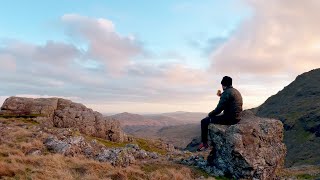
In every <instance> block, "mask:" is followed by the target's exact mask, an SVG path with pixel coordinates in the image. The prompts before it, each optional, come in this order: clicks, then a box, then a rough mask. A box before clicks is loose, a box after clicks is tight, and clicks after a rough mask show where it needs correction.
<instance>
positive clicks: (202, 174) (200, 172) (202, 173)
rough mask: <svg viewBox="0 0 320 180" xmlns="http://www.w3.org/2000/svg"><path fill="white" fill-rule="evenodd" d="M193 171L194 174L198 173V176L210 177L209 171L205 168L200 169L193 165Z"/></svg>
mask: <svg viewBox="0 0 320 180" xmlns="http://www.w3.org/2000/svg"><path fill="white" fill-rule="evenodd" d="M192 172H193V173H194V174H196V175H197V176H200V177H201V176H203V177H205V178H208V177H209V174H208V173H207V172H205V171H204V170H202V169H199V168H196V167H193V168H192Z"/></svg>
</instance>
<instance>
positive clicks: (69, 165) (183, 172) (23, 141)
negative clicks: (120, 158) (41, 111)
mask: <svg viewBox="0 0 320 180" xmlns="http://www.w3.org/2000/svg"><path fill="white" fill-rule="evenodd" d="M77 133H78V132H76V135H80V134H77ZM47 136H48V134H46V133H45V132H42V131H41V129H39V125H38V124H37V123H34V122H33V121H32V120H30V119H23V118H18V119H4V118H0V179H27V180H28V179H64V180H69V179H70V180H71V179H90V180H95V179H97V180H98V179H111V180H121V179H123V180H125V179H129V180H138V179H139V180H141V179H147V180H172V179H175V180H189V179H190V180H191V179H197V178H199V177H201V176H205V177H206V175H205V174H203V172H200V171H198V170H195V169H193V168H189V167H185V166H182V165H179V164H174V163H171V162H168V161H147V162H137V163H136V164H135V165H132V166H130V167H126V168H122V167H114V166H111V165H110V164H109V163H102V162H98V161H94V160H92V159H88V158H86V157H83V156H78V155H76V156H75V157H66V156H63V155H60V154H53V153H51V152H48V151H47V150H46V148H45V147H44V145H43V140H44V139H45V138H46V137H47ZM95 139H96V140H97V141H98V142H99V143H101V144H104V145H105V146H108V147H110V146H111V147H122V146H124V145H125V144H121V143H112V142H109V141H105V140H103V139H99V138H95ZM137 142H138V144H139V146H140V147H141V148H144V149H145V150H150V151H154V150H158V152H161V149H159V148H157V147H156V144H149V142H148V141H147V140H145V141H144V140H143V139H139V140H137ZM35 149H36V150H41V152H42V153H41V155H32V153H30V152H33V151H34V150H35Z"/></svg>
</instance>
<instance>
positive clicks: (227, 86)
mask: <svg viewBox="0 0 320 180" xmlns="http://www.w3.org/2000/svg"><path fill="white" fill-rule="evenodd" d="M221 85H222V89H223V93H222V94H221V92H220V91H218V93H217V95H218V96H220V101H219V104H218V105H217V107H216V108H215V109H214V110H213V111H211V112H210V113H209V114H208V117H206V118H204V119H202V120H201V141H202V143H201V144H200V146H199V148H198V150H199V151H202V150H204V149H206V148H208V147H209V145H208V126H209V124H210V123H214V124H222V125H232V124H236V123H238V122H239V121H240V112H241V111H242V104H243V103H242V96H241V94H240V92H239V91H238V90H236V89H235V88H233V87H232V78H231V77H229V76H225V77H223V79H222V81H221ZM222 111H223V114H222V115H219V114H220V113H221V112H222Z"/></svg>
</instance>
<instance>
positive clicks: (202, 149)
mask: <svg viewBox="0 0 320 180" xmlns="http://www.w3.org/2000/svg"><path fill="white" fill-rule="evenodd" d="M208 148H209V145H208V143H201V144H200V145H199V147H198V151H204V150H206V149H208Z"/></svg>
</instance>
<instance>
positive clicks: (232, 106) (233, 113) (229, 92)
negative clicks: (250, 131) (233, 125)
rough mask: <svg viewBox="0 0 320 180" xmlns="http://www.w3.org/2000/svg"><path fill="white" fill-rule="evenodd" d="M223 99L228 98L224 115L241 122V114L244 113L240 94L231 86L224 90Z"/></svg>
mask: <svg viewBox="0 0 320 180" xmlns="http://www.w3.org/2000/svg"><path fill="white" fill-rule="evenodd" d="M224 95H225V96H224ZM221 98H226V105H225V107H224V111H223V114H224V115H226V116H228V117H230V118H232V119H237V120H240V112H241V111H242V105H243V102H242V96H241V94H240V92H239V91H238V90H237V89H235V88H233V87H232V86H230V87H227V88H226V89H225V90H224V92H223V93H222V96H221Z"/></svg>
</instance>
